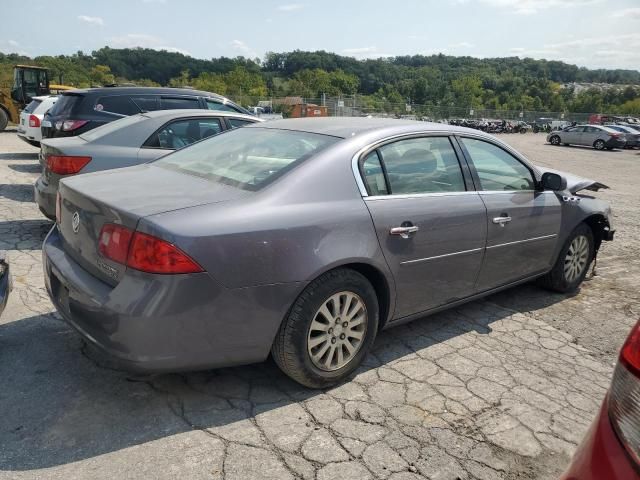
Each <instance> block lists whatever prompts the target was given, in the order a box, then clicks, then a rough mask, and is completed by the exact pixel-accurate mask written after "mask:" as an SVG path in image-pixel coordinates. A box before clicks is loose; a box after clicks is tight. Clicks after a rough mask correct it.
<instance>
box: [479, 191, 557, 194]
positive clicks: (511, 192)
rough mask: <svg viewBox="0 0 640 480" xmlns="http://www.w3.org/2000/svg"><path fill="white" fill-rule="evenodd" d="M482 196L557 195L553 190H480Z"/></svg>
mask: <svg viewBox="0 0 640 480" xmlns="http://www.w3.org/2000/svg"><path fill="white" fill-rule="evenodd" d="M478 193H479V194H480V195H500V194H508V195H513V194H515V193H531V194H538V195H540V194H543V193H544V194H548V193H555V192H552V191H551V190H478Z"/></svg>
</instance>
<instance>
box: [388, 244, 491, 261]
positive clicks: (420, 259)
mask: <svg viewBox="0 0 640 480" xmlns="http://www.w3.org/2000/svg"><path fill="white" fill-rule="evenodd" d="M481 251H482V247H480V248H472V249H471V250H461V251H459V252H451V253H445V254H442V255H435V256H433V257H427V258H417V259H415V260H405V261H404V262H400V265H408V264H412V263H419V262H428V261H429V260H437V259H439V258H447V257H453V256H456V255H465V254H467V253H475V252H481Z"/></svg>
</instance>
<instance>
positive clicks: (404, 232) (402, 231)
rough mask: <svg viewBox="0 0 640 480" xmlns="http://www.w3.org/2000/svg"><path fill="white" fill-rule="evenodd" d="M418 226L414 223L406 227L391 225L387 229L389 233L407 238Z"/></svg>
mask: <svg viewBox="0 0 640 480" xmlns="http://www.w3.org/2000/svg"><path fill="white" fill-rule="evenodd" d="M418 230H420V228H418V227H416V226H415V225H411V226H406V227H393V228H392V229H391V230H389V234H390V235H400V236H401V237H402V238H409V235H411V234H412V233H416V232H417V231H418Z"/></svg>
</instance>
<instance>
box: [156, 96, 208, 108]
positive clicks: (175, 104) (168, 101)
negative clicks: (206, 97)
mask: <svg viewBox="0 0 640 480" xmlns="http://www.w3.org/2000/svg"><path fill="white" fill-rule="evenodd" d="M160 103H161V104H162V110H179V109H182V108H198V109H199V108H200V102H199V101H198V99H197V98H189V97H175V98H169V97H163V98H162V99H161V100H160Z"/></svg>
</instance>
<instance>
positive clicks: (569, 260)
mask: <svg viewBox="0 0 640 480" xmlns="http://www.w3.org/2000/svg"><path fill="white" fill-rule="evenodd" d="M588 259H589V240H588V239H587V237H585V236H584V235H578V236H577V237H575V238H574V239H573V240H572V242H571V245H569V250H567V255H566V256H565V257H564V277H565V279H566V280H567V281H568V282H574V281H575V280H576V279H577V278H579V277H580V275H582V273H583V272H584V270H585V269H586V268H587V260H588Z"/></svg>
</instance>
